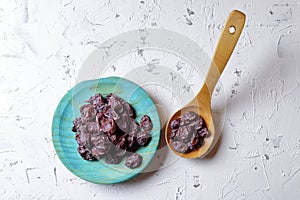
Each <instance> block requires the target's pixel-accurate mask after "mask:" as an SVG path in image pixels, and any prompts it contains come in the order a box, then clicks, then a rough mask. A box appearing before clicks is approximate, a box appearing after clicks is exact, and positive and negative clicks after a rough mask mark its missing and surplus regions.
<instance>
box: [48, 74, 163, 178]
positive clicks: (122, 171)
mask: <svg viewBox="0 0 300 200" xmlns="http://www.w3.org/2000/svg"><path fill="white" fill-rule="evenodd" d="M96 93H101V94H103V95H107V94H109V93H116V94H117V95H119V96H120V97H122V98H123V99H124V100H126V101H127V102H129V103H130V104H131V105H132V106H133V108H134V109H135V111H136V116H137V117H136V120H137V121H138V122H139V120H140V118H141V117H142V116H143V115H144V114H147V115H149V116H150V118H151V120H152V122H153V130H152V132H151V135H152V140H151V142H150V143H149V145H148V146H147V147H142V148H140V149H139V150H138V151H137V153H139V154H141V155H142V156H143V163H142V165H141V166H140V167H138V168H136V169H129V168H127V167H126V166H125V160H126V159H123V161H122V162H121V163H120V164H118V165H109V164H106V163H105V162H104V161H102V160H100V161H86V160H84V159H82V158H81V156H80V155H79V153H78V152H77V143H76V141H75V134H74V133H73V132H72V131H71V129H72V126H73V119H74V118H75V117H78V116H80V112H79V108H80V106H81V105H83V104H84V101H85V100H88V99H89V97H90V96H93V95H95V94H96ZM159 138H160V121H159V115H158V112H157V110H156V107H155V104H154V103H153V101H152V99H151V98H150V97H149V96H148V94H147V93H146V92H145V91H144V90H143V89H142V88H140V87H139V86H138V85H136V84H135V83H133V82H131V81H128V80H126V79H123V78H118V77H108V78H103V79H99V80H89V81H84V82H81V83H79V84H77V85H76V86H74V87H73V88H72V89H71V90H69V91H68V92H67V93H66V94H65V96H64V97H63V98H62V100H61V101H60V102H59V104H58V106H57V108H56V111H55V114H54V117H53V122H52V139H53V144H54V148H55V150H56V153H57V155H58V157H59V158H60V160H61V161H62V163H63V164H64V165H65V166H66V167H67V168H68V169H69V170H70V171H71V172H72V173H73V174H75V175H76V176H78V177H80V178H82V179H84V180H87V181H90V182H93V183H101V184H113V183H119V182H123V181H126V180H128V179H130V178H132V177H134V176H136V175H137V174H139V173H141V172H142V171H143V170H144V169H145V167H146V166H147V165H148V164H149V163H150V162H151V159H152V158H153V156H154V154H155V152H156V150H157V147H158V143H159Z"/></svg>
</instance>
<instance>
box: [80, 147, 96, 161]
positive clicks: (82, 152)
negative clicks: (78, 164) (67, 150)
mask: <svg viewBox="0 0 300 200" xmlns="http://www.w3.org/2000/svg"><path fill="white" fill-rule="evenodd" d="M77 150H78V153H79V154H80V155H81V157H82V158H83V159H85V160H94V158H93V156H92V153H91V151H90V150H89V149H88V148H87V147H85V146H81V145H80V146H78V148H77Z"/></svg>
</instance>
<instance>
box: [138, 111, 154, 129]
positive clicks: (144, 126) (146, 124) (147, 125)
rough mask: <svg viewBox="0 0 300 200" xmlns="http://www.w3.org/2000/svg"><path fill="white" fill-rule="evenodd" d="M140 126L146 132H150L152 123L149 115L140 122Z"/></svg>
mask: <svg viewBox="0 0 300 200" xmlns="http://www.w3.org/2000/svg"><path fill="white" fill-rule="evenodd" d="M140 126H141V128H142V129H143V130H145V131H150V130H151V129H152V122H151V119H150V117H149V116H148V115H144V116H143V117H142V118H141V120H140Z"/></svg>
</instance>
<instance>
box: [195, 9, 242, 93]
mask: <svg viewBox="0 0 300 200" xmlns="http://www.w3.org/2000/svg"><path fill="white" fill-rule="evenodd" d="M245 20H246V16H245V14H244V13H242V12H240V11H237V10H234V11H232V12H231V13H230V15H229V17H228V19H227V21H226V24H225V27H224V29H223V31H222V33H221V36H220V39H219V42H218V44H217V48H216V50H215V53H214V56H213V60H212V63H211V65H210V68H209V71H208V73H207V76H206V80H205V83H206V86H207V87H203V89H202V90H201V91H200V93H199V94H198V95H197V96H198V97H199V98H203V96H204V95H205V94H203V93H206V94H207V95H208V96H207V98H210V97H211V94H212V92H213V90H214V88H215V85H216V83H217V81H218V80H219V78H220V76H221V74H222V72H223V70H224V68H225V66H226V64H227V62H228V60H229V58H230V56H231V54H232V52H233V50H234V47H235V45H236V43H237V41H238V39H239V37H240V35H241V33H242V30H243V28H244V24H245Z"/></svg>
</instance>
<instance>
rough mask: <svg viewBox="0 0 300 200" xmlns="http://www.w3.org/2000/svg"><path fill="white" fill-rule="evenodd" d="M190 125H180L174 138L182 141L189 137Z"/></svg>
mask: <svg viewBox="0 0 300 200" xmlns="http://www.w3.org/2000/svg"><path fill="white" fill-rule="evenodd" d="M190 134H191V127H189V126H180V127H179V128H178V129H177V132H176V137H175V138H176V139H177V140H180V141H184V140H186V139H188V138H189V137H190Z"/></svg>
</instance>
